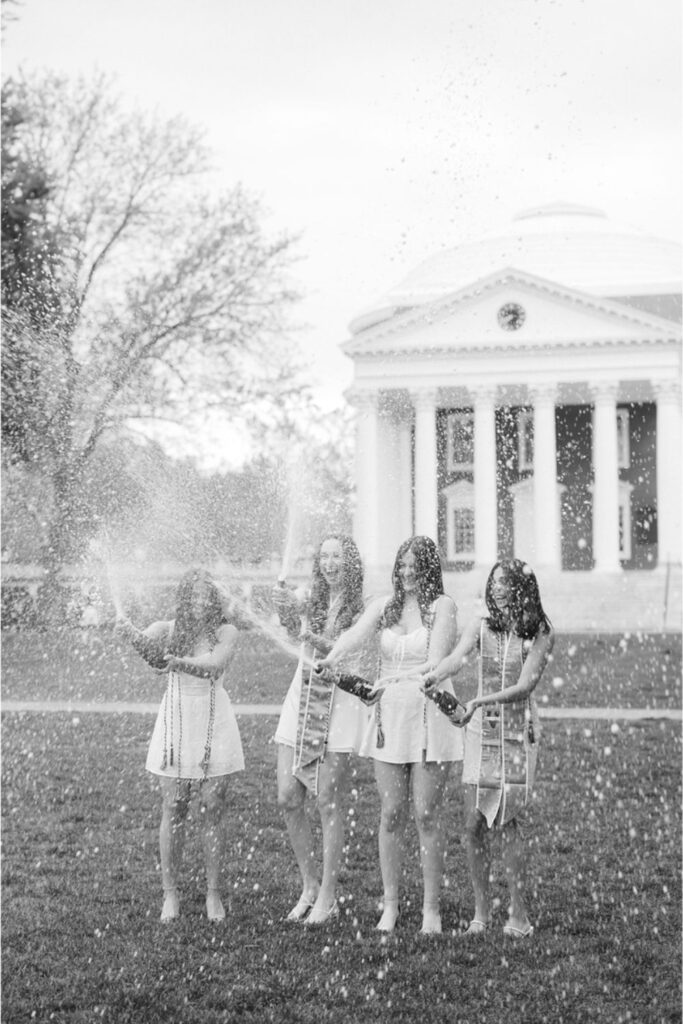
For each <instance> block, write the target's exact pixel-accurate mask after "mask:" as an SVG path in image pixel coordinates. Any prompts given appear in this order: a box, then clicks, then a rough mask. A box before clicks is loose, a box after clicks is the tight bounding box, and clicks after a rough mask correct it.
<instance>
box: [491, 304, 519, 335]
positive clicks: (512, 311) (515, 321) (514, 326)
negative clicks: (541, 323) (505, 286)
mask: <svg viewBox="0 0 683 1024" xmlns="http://www.w3.org/2000/svg"><path fill="white" fill-rule="evenodd" d="M525 320H526V312H525V311H524V309H523V307H522V306H520V305H519V303H518V302H506V303H505V305H504V306H501V307H500V309H499V310H498V323H499V324H500V326H501V327H502V328H503V330H504V331H517V330H519V328H520V327H521V326H522V324H523V323H524V321H525Z"/></svg>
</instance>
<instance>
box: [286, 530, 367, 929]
mask: <svg viewBox="0 0 683 1024" xmlns="http://www.w3.org/2000/svg"><path fill="white" fill-rule="evenodd" d="M273 601H274V603H275V606H276V609H277V611H278V614H279V616H280V620H281V622H282V623H283V625H285V626H286V627H287V629H288V631H289V633H290V636H291V637H292V638H297V639H301V640H302V649H301V657H300V659H299V664H298V666H297V669H296V672H295V674H294V678H293V680H292V682H291V685H290V687H289V690H288V692H287V696H286V697H285V701H284V705H283V708H282V713H281V715H280V721H279V723H278V727H277V731H276V733H275V741H276V743H277V744H278V764H277V777H278V803H279V805H280V807H281V808H282V810H283V812H284V817H285V822H286V825H287V832H288V834H289V838H290V842H291V844H292V849H293V850H294V855H295V857H296V861H297V865H298V867H299V871H300V873H301V880H302V889H301V895H300V897H299V900H298V902H297V903H296V904H295V906H294V907H292V909H291V911H290V912H289V914H288V915H287V920H288V921H301V922H303V923H304V924H306V925H321V924H324V923H326V922H327V921H329V920H330V919H331V918H333V917H335V916H336V915H337V913H338V904H337V902H336V887H337V879H338V876H339V871H340V868H341V862H342V854H343V849H344V819H345V806H344V805H345V800H344V794H345V792H346V791H347V790H348V780H349V771H350V759H351V754H353V753H356V752H357V751H358V748H359V746H360V743H361V741H362V738H363V733H364V730H365V724H366V721H367V711H366V709H365V708H364V707H363V705H362V704H361V702H360V701H358V700H356V698H355V697H352V696H350V695H349V694H347V693H343V692H342V691H341V690H340V689H338V687H336V686H331V685H330V684H329V683H326V682H323V681H322V680H321V679H320V678H319V677H318V676H317V675H316V674H315V673H314V672H313V671H312V666H313V661H314V659H315V658H319V657H321V656H323V655H325V654H327V653H328V652H329V651H330V649H331V647H332V644H333V642H334V640H335V639H336V638H337V637H338V636H339V635H340V633H342V631H343V630H346V629H348V628H349V626H351V625H352V623H353V622H355V621H356V619H357V618H358V616H359V615H360V614H361V612H362V611H363V567H362V564H361V559H360V555H359V553H358V548H357V547H356V545H355V543H354V542H353V540H352V539H351V538H350V537H347V536H345V535H338V534H330V535H328V536H327V537H325V539H324V540H323V541H322V543H321V545H320V547H319V549H318V551H317V552H316V555H315V557H314V559H313V571H312V579H311V586H310V588H309V589H306V590H292V589H290V588H289V587H285V586H282V585H281V584H278V585H276V586H275V587H274V588H273ZM308 792H310V793H311V794H312V795H313V796H314V797H316V800H317V808H318V812H319V814H320V820H321V825H322V836H323V851H322V852H323V865H322V878H321V879H320V881H319V880H318V871H317V866H316V858H315V844H314V841H313V836H312V833H311V827H310V823H309V819H308V814H307V813H306V808H305V801H306V794H307V793H308Z"/></svg>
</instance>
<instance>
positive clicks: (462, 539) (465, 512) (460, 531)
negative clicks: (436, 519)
mask: <svg viewBox="0 0 683 1024" xmlns="http://www.w3.org/2000/svg"><path fill="white" fill-rule="evenodd" d="M453 554H454V556H455V559H454V560H458V559H460V558H463V557H468V556H471V555H473V554H474V509H473V508H454V509H453Z"/></svg>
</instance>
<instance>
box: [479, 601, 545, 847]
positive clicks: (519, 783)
mask: <svg viewBox="0 0 683 1024" xmlns="http://www.w3.org/2000/svg"><path fill="white" fill-rule="evenodd" d="M524 659H525V650H524V641H523V640H522V639H521V638H520V637H518V636H516V635H515V634H514V633H507V634H502V633H494V632H493V630H491V629H489V628H488V626H487V625H486V623H485V621H482V625H481V631H480V646H479V694H480V695H481V696H484V695H485V694H490V693H497V692H498V691H499V690H503V689H505V688H506V687H508V686H513V685H514V684H515V683H516V682H517V680H518V679H519V674H520V672H521V671H522V666H523V664H524ZM481 712H482V719H481V758H480V762H479V779H478V782H477V809H478V810H480V811H481V813H482V814H483V815H484V816H485V817H486V821H487V823H488V825H489V827H490V826H491V825H493V824H494V822H495V823H496V824H499V825H504V824H506V823H507V822H508V821H511V820H512V819H513V818H514V817H515V816H516V815H517V814H518V813H519V811H520V810H521V808H522V807H524V805H525V804H526V802H527V799H528V794H529V788H530V785H531V782H532V780H531V778H530V765H529V745H530V744H532V743H533V742H534V741H535V739H534V736H533V732H532V724H531V712H530V703H529V700H528V698H527V699H523V700H519V701H514V702H513V703H510V704H485V705H483V706H482V708H481Z"/></svg>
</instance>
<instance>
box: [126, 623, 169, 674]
mask: <svg viewBox="0 0 683 1024" xmlns="http://www.w3.org/2000/svg"><path fill="white" fill-rule="evenodd" d="M171 629H172V623H171V622H166V621H159V622H153V623H152V624H151V625H149V626H148V627H147V629H138V627H137V626H134V625H133V623H132V622H131V621H130V619H129V618H127V617H126V616H125V615H124V614H123V613H120V614H118V615H117V616H116V622H115V623H114V630H115V632H116V633H117V634H118V635H119V636H121V637H123V638H124V639H125V640H127V641H128V642H129V643H130V645H131V646H132V648H133V650H134V651H136V652H137V653H138V654H139V655H140V657H141V658H144V660H145V661H146V662H147V664H148V665H151V666H152V668H156V669H161V668H164V667H165V657H166V650H165V648H166V643H167V641H168V637H169V635H170V633H171Z"/></svg>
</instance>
